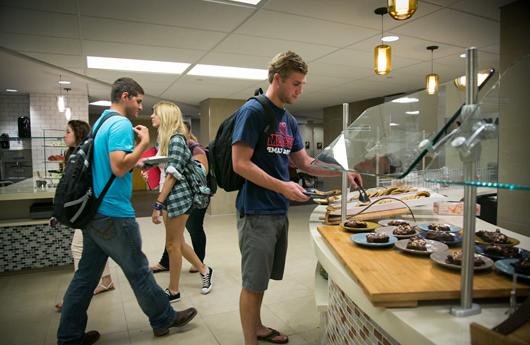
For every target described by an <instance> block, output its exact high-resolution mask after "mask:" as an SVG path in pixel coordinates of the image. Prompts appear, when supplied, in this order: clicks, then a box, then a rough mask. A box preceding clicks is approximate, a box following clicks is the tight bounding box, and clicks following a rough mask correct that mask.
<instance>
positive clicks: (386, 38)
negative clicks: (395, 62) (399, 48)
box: [381, 36, 399, 42]
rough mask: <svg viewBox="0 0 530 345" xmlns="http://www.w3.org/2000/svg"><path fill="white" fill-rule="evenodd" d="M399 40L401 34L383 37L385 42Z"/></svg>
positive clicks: (382, 39)
mask: <svg viewBox="0 0 530 345" xmlns="http://www.w3.org/2000/svg"><path fill="white" fill-rule="evenodd" d="M397 40H399V36H384V37H381V41H383V42H394V41H397Z"/></svg>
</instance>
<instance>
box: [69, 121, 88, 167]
mask: <svg viewBox="0 0 530 345" xmlns="http://www.w3.org/2000/svg"><path fill="white" fill-rule="evenodd" d="M68 127H70V128H71V129H72V131H73V132H74V137H75V146H77V145H79V144H81V142H82V141H83V139H85V138H86V137H87V136H88V134H89V133H90V125H89V124H88V123H86V122H85V121H81V120H70V121H68ZM74 149H75V147H69V148H68V149H67V150H66V152H65V153H64V161H65V162H67V161H68V157H70V155H71V154H72V152H73V151H74Z"/></svg>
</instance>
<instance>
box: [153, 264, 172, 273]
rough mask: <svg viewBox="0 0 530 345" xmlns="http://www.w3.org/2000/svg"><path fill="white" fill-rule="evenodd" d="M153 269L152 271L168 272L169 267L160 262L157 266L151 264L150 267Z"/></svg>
mask: <svg viewBox="0 0 530 345" xmlns="http://www.w3.org/2000/svg"><path fill="white" fill-rule="evenodd" d="M149 268H150V269H151V271H152V272H153V273H158V272H166V271H169V268H165V267H164V266H162V265H160V264H157V265H155V266H151V267H149Z"/></svg>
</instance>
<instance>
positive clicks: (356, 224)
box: [344, 219, 368, 229]
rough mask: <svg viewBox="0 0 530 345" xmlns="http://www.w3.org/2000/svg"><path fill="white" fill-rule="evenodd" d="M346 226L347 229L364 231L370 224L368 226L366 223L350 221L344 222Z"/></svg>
mask: <svg viewBox="0 0 530 345" xmlns="http://www.w3.org/2000/svg"><path fill="white" fill-rule="evenodd" d="M344 226H345V227H347V228H357V229H364V228H367V227H368V224H366V222H361V221H358V220H355V219H350V220H347V221H345V222H344Z"/></svg>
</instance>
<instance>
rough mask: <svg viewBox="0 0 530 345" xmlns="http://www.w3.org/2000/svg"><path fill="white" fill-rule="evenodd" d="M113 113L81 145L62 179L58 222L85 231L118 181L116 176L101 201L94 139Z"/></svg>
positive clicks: (56, 214)
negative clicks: (97, 192)
mask: <svg viewBox="0 0 530 345" xmlns="http://www.w3.org/2000/svg"><path fill="white" fill-rule="evenodd" d="M115 115H118V113H109V114H107V115H105V117H104V118H103V119H101V121H100V123H99V125H98V127H97V128H96V129H95V130H94V131H93V132H92V133H90V135H89V136H88V137H86V138H85V139H84V140H83V142H82V143H81V144H79V145H78V146H77V147H76V148H75V149H74V151H73V152H72V154H71V155H70V157H68V162H66V166H65V169H64V175H63V177H61V180H60V181H59V184H58V185H57V189H56V190H55V197H54V199H53V213H54V217H55V218H57V220H58V221H59V222H60V223H62V224H64V225H66V226H69V227H72V228H76V229H82V228H84V227H85V226H86V225H87V224H88V223H89V222H90V221H91V220H92V218H94V215H95V214H96V211H97V209H98V207H99V205H100V204H101V201H102V200H103V197H104V196H105V194H106V193H107V190H108V189H109V188H110V185H111V184H112V181H114V179H115V178H116V176H115V175H114V174H113V175H112V176H111V177H110V179H109V181H108V182H107V184H106V185H105V188H104V189H103V191H102V192H101V194H100V195H99V197H98V198H96V197H95V195H94V191H93V186H92V169H91V164H92V156H93V155H94V139H95V138H96V134H97V132H98V130H99V128H101V125H103V123H104V122H105V121H106V120H107V119H109V118H110V117H111V116H115Z"/></svg>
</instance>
